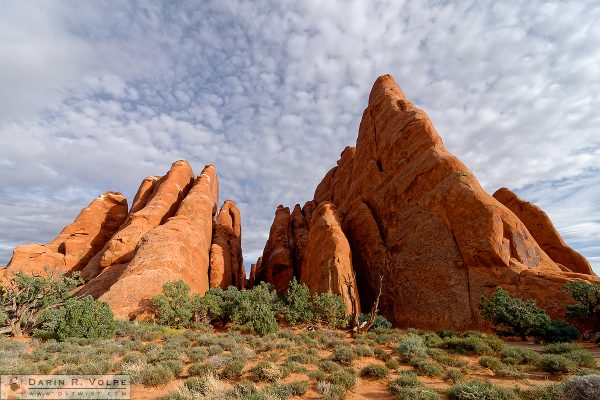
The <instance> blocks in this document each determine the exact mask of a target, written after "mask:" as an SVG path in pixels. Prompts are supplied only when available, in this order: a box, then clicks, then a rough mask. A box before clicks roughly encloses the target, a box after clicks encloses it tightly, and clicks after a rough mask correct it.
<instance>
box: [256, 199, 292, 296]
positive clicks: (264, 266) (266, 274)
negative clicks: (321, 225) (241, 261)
mask: <svg viewBox="0 0 600 400" xmlns="http://www.w3.org/2000/svg"><path fill="white" fill-rule="evenodd" d="M293 276H294V260H293V255H292V249H291V247H290V209H289V208H287V207H283V206H281V205H280V206H279V207H277V211H275V219H274V220H273V225H271V230H270V232H269V240H268V241H267V244H266V245H265V250H264V251H263V255H262V259H261V262H260V263H259V262H257V265H256V277H255V283H259V282H261V281H264V282H269V283H271V284H273V286H274V287H275V289H276V290H277V291H278V292H279V293H284V292H285V291H286V290H287V288H288V286H289V284H290V281H291V280H292V277H293Z"/></svg>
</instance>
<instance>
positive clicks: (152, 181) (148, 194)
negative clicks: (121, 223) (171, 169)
mask: <svg viewBox="0 0 600 400" xmlns="http://www.w3.org/2000/svg"><path fill="white" fill-rule="evenodd" d="M161 178H162V176H148V177H146V178H145V179H144V180H143V181H142V183H141V184H140V187H139V189H138V191H137V193H136V194H135V197H134V198H133V203H131V209H130V210H129V214H134V213H136V212H138V211H140V210H141V209H142V208H144V207H146V204H148V200H150V199H151V198H152V193H153V192H154V189H156V187H157V184H158V183H159V182H160V179H161Z"/></svg>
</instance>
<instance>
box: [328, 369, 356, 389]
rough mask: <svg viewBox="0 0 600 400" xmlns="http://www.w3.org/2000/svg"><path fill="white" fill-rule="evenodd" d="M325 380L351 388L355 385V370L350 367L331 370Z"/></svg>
mask: <svg viewBox="0 0 600 400" xmlns="http://www.w3.org/2000/svg"><path fill="white" fill-rule="evenodd" d="M327 381H328V382H330V383H332V384H334V385H336V386H340V387H343V388H344V389H351V388H353V387H354V386H356V371H354V370H353V369H352V368H344V369H339V370H337V371H333V372H332V373H331V374H330V375H329V376H328V377H327Z"/></svg>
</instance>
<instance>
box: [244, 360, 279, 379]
mask: <svg viewBox="0 0 600 400" xmlns="http://www.w3.org/2000/svg"><path fill="white" fill-rule="evenodd" d="M251 371H252V376H253V379H254V380H255V381H267V382H275V381H276V380H278V379H281V378H282V377H283V375H284V371H282V370H281V368H280V367H279V366H277V365H276V364H274V363H271V362H267V361H261V362H259V363H258V364H257V365H256V366H254V367H253V368H252V369H251Z"/></svg>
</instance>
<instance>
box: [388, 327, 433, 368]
mask: <svg viewBox="0 0 600 400" xmlns="http://www.w3.org/2000/svg"><path fill="white" fill-rule="evenodd" d="M394 350H395V351H396V353H398V354H399V355H400V356H401V357H402V359H403V360H404V361H409V360H410V359H412V358H415V357H427V346H426V345H425V341H424V340H423V338H422V337H421V336H418V335H415V334H412V333H410V334H408V335H407V336H406V337H404V338H403V339H402V340H400V342H398V344H397V345H396V347H395V348H394Z"/></svg>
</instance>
